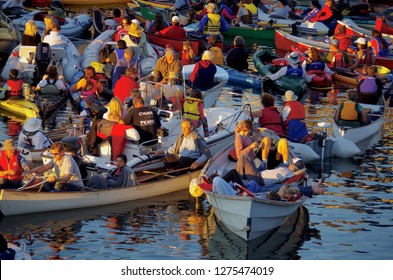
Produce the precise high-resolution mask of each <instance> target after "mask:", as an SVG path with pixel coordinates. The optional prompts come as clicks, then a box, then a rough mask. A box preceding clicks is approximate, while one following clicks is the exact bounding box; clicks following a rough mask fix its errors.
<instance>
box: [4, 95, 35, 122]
mask: <svg viewBox="0 0 393 280" xmlns="http://www.w3.org/2000/svg"><path fill="white" fill-rule="evenodd" d="M0 110H1V114H4V115H8V114H12V115H13V116H16V117H17V118H18V119H27V118H36V117H38V115H39V111H40V110H39V109H38V107H37V105H35V103H34V102H31V101H28V100H26V99H18V100H10V99H8V100H1V101H0Z"/></svg>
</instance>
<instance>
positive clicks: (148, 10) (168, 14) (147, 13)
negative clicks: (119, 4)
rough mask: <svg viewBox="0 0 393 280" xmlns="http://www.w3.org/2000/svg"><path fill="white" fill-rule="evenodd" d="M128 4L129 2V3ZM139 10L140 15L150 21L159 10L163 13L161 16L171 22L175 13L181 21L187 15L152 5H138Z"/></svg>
mask: <svg viewBox="0 0 393 280" xmlns="http://www.w3.org/2000/svg"><path fill="white" fill-rule="evenodd" d="M129 5H130V3H129ZM128 7H129V8H130V9H131V8H132V7H131V6H128ZM139 11H140V14H141V16H142V17H144V18H146V19H148V20H150V21H152V20H154V18H155V15H156V13H157V12H160V13H161V14H162V15H163V18H164V20H165V21H166V22H168V23H170V22H172V17H173V16H174V15H175V14H176V15H178V16H179V18H180V22H183V21H184V20H185V19H187V17H186V16H185V15H182V14H179V13H177V12H176V11H172V10H169V9H167V8H159V7H152V6H146V5H141V6H140V7H139Z"/></svg>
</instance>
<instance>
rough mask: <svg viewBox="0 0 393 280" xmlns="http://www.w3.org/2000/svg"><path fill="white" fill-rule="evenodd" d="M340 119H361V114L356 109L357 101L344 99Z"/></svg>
mask: <svg viewBox="0 0 393 280" xmlns="http://www.w3.org/2000/svg"><path fill="white" fill-rule="evenodd" d="M340 119H341V120H344V121H357V120H358V119H359V114H358V112H357V111H356V102H353V101H350V100H347V101H344V105H343V107H342V109H341V112H340Z"/></svg>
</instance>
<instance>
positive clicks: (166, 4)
mask: <svg viewBox="0 0 393 280" xmlns="http://www.w3.org/2000/svg"><path fill="white" fill-rule="evenodd" d="M133 1H134V3H136V4H138V5H139V6H150V7H154V8H161V9H169V8H170V7H171V6H173V4H174V2H172V1H146V0H133ZM190 2H191V7H192V8H193V9H194V10H195V11H199V10H202V9H203V4H204V1H199V2H197V3H193V1H190Z"/></svg>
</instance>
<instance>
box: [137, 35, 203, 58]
mask: <svg viewBox="0 0 393 280" xmlns="http://www.w3.org/2000/svg"><path fill="white" fill-rule="evenodd" d="M145 34H146V36H147V38H148V40H149V43H151V44H154V45H157V46H160V47H162V48H165V47H166V45H167V44H169V45H171V46H172V48H173V49H174V50H175V52H177V53H178V56H179V55H180V57H179V58H181V52H182V50H183V42H185V41H189V42H190V43H191V47H192V51H193V52H194V54H195V55H198V53H199V44H200V43H201V40H195V39H185V40H177V39H170V38H165V37H162V36H159V35H155V34H153V33H150V32H145ZM202 44H203V42H202Z"/></svg>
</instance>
